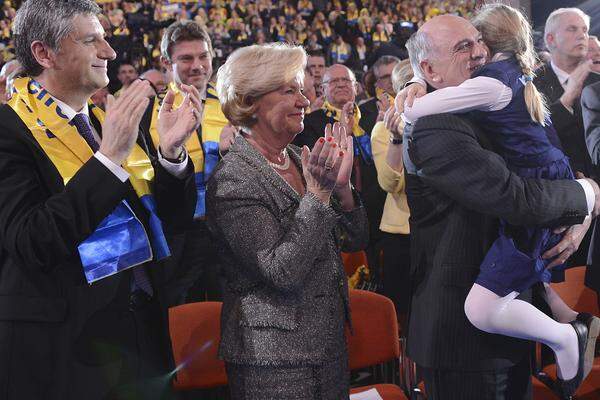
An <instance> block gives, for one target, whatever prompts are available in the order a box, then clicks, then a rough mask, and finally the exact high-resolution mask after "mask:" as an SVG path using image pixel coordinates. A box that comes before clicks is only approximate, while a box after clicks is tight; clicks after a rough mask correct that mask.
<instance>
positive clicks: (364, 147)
mask: <svg viewBox="0 0 600 400" xmlns="http://www.w3.org/2000/svg"><path fill="white" fill-rule="evenodd" d="M322 88H323V95H324V96H325V102H324V104H323V106H322V107H321V109H319V110H313V111H312V112H311V113H310V114H308V115H307V116H306V117H305V118H304V131H302V132H301V133H300V134H299V135H298V136H296V139H295V140H294V144H296V145H299V146H303V145H306V146H308V147H309V148H311V149H312V147H313V145H314V144H315V142H316V141H317V139H318V138H319V137H321V136H323V132H324V131H325V125H327V124H333V123H334V122H340V123H342V124H343V125H344V126H345V127H346V133H347V134H348V135H349V136H352V137H353V138H354V152H355V153H354V168H353V170H352V184H353V185H354V187H355V188H356V190H358V192H359V193H360V195H361V198H362V200H363V203H364V206H365V208H366V210H367V216H368V218H369V234H370V236H369V237H370V239H369V246H368V248H367V250H366V251H367V257H368V258H369V265H370V266H372V267H375V268H376V266H377V257H375V254H376V253H377V252H376V244H377V241H378V240H379V236H380V232H379V223H380V220H381V214H382V212H383V204H384V202H385V192H384V191H383V190H382V189H381V188H380V187H379V184H378V183H377V171H376V170H375V166H374V164H373V155H372V152H371V137H370V134H371V130H370V129H367V128H366V127H365V126H364V121H363V120H362V118H361V111H360V109H359V108H358V106H357V105H356V103H355V100H356V89H357V83H356V77H355V76H354V73H353V72H352V71H351V70H350V69H349V68H348V67H346V66H344V65H341V64H334V65H332V66H330V67H329V68H327V69H326V71H325V74H324V75H323V81H322ZM371 128H372V126H371Z"/></svg>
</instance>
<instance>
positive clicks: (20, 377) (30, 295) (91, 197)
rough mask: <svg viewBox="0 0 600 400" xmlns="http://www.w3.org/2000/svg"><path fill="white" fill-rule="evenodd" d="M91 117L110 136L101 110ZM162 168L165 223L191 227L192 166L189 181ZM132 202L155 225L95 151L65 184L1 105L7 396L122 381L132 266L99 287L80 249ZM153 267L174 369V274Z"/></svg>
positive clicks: (157, 189) (0, 244)
mask: <svg viewBox="0 0 600 400" xmlns="http://www.w3.org/2000/svg"><path fill="white" fill-rule="evenodd" d="M92 123H93V124H94V125H95V128H96V130H97V131H98V132H100V133H101V127H100V125H99V123H98V121H97V120H95V118H93V116H92ZM57 140H58V139H57ZM154 171H155V180H154V185H153V192H154V196H155V200H156V204H157V212H158V215H159V216H160V217H161V220H162V222H163V227H164V229H165V231H166V232H169V231H177V230H182V229H184V228H185V227H186V226H187V225H188V224H189V223H190V222H191V220H192V216H193V212H194V205H195V200H196V195H195V193H196V192H195V188H194V182H193V173H192V171H193V165H191V163H190V165H188V168H187V170H186V173H185V176H184V177H183V178H182V179H178V178H175V177H174V176H172V175H171V174H169V173H168V172H167V171H166V170H164V169H163V168H162V167H161V166H160V164H159V163H154ZM123 199H126V200H127V202H128V204H129V205H130V206H131V207H132V209H133V211H134V213H135V215H136V216H137V218H138V219H139V220H140V221H141V222H142V223H143V224H144V225H145V227H146V231H147V232H149V229H148V227H147V220H148V214H147V212H146V210H145V208H144V207H143V205H142V204H141V202H140V201H139V199H138V198H137V195H136V194H135V192H134V190H133V187H132V186H131V184H130V183H129V182H128V181H127V182H125V183H123V182H121V181H120V180H119V179H118V178H117V177H116V176H115V175H114V174H113V173H112V172H111V171H110V170H109V169H108V168H106V167H105V166H104V165H102V164H101V163H100V162H99V161H98V160H97V159H96V158H95V157H92V158H90V160H89V161H87V162H86V163H85V164H84V165H83V166H82V167H81V168H80V169H79V171H78V172H77V173H76V174H75V176H74V177H73V178H72V179H71V180H70V181H69V182H68V183H67V184H66V185H65V183H64V182H63V178H62V177H61V176H60V174H59V172H58V170H57V169H56V167H55V166H54V164H53V163H52V162H51V161H50V159H49V158H48V157H47V156H46V154H45V153H44V152H43V150H42V148H41V147H40V145H39V144H38V142H37V141H36V140H35V139H34V137H33V135H32V134H31V132H30V131H29V130H28V128H27V127H26V126H25V124H24V123H23V122H22V121H21V120H20V119H19V118H18V116H17V115H16V114H15V112H14V111H13V110H12V109H11V108H10V107H8V106H2V107H0V398H1V399H19V400H23V399H51V400H53V399H56V400H63V399H71V398H73V393H74V392H75V389H74V388H75V387H77V388H78V393H81V390H84V391H86V393H88V394H87V395H86V397H85V398H86V399H96V398H104V397H102V396H103V390H105V389H106V387H105V383H104V382H109V381H111V379H112V380H114V379H115V377H114V376H113V375H114V374H116V376H117V378H118V375H119V368H120V364H119V365H114V364H113V363H114V362H115V360H116V358H115V354H118V353H119V352H120V351H122V349H120V348H112V347H111V345H110V343H111V342H112V341H113V340H114V342H115V343H121V342H123V341H124V340H129V339H130V338H131V336H132V335H133V337H134V338H135V335H136V332H135V326H134V327H133V328H134V329H133V331H130V330H123V329H122V325H121V318H119V317H118V316H119V315H125V314H126V313H127V312H128V308H129V301H130V290H131V279H132V273H131V270H126V271H122V272H120V273H118V274H115V275H112V276H110V277H107V278H104V279H102V280H100V281H98V282H95V283H93V284H92V285H90V284H88V283H87V282H86V280H85V277H84V273H83V268H82V265H81V261H80V258H79V254H78V252H77V246H78V244H79V243H81V242H82V241H83V240H85V239H86V238H87V237H88V236H89V235H90V234H91V233H92V232H93V231H94V230H95V228H96V227H97V226H98V224H99V223H100V222H101V221H102V220H103V219H104V218H105V217H106V216H107V215H108V214H109V213H111V212H112V211H113V209H114V208H115V206H116V205H117V204H118V203H119V202H120V201H121V200H123ZM144 265H145V269H146V271H147V273H148V275H149V277H150V280H151V282H152V286H153V288H154V296H155V298H156V299H157V300H158V303H159V305H160V307H161V311H162V313H161V314H159V315H155V318H156V324H157V325H158V326H160V327H162V332H160V334H161V335H162V338H163V346H162V349H161V351H162V353H163V355H164V356H165V357H166V359H165V365H164V367H165V369H167V368H170V367H172V364H171V362H170V360H169V359H170V342H169V339H168V332H167V330H166V328H167V315H166V311H167V310H166V307H164V298H163V290H162V289H163V283H164V276H165V271H164V268H163V263H162V262H154V261H151V262H148V263H146V264H144ZM118 310H120V311H118ZM98 346H100V347H98ZM114 351H116V352H117V353H114ZM105 367H106V368H105ZM84 376H86V377H89V378H90V379H91V380H90V382H87V381H86V380H85V379H84V378H83V377H84ZM106 386H108V384H106ZM86 387H87V389H86ZM80 398H81V397H80Z"/></svg>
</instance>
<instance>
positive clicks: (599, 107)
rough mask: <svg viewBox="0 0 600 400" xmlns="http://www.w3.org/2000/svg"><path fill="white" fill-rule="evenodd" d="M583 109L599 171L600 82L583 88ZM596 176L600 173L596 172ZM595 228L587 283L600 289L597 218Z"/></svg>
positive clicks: (588, 143) (593, 164)
mask: <svg viewBox="0 0 600 400" xmlns="http://www.w3.org/2000/svg"><path fill="white" fill-rule="evenodd" d="M581 111H582V115H583V126H584V128H585V143H586V145H587V149H588V152H589V153H590V157H591V159H592V166H593V168H594V169H595V170H596V171H598V170H599V169H600V82H598V83H594V84H592V85H589V86H586V87H585V88H584V89H583V92H582V93H581ZM594 176H595V177H598V176H600V175H599V174H598V173H595V174H594ZM593 229H594V230H593V232H594V233H593V234H592V239H591V241H590V242H591V243H590V251H589V253H588V259H587V264H588V265H589V267H588V268H587V270H586V274H585V283H586V285H587V286H588V287H590V288H592V289H594V290H596V291H600V243H599V242H600V227H599V226H598V221H597V219H596V220H595V221H594V222H593Z"/></svg>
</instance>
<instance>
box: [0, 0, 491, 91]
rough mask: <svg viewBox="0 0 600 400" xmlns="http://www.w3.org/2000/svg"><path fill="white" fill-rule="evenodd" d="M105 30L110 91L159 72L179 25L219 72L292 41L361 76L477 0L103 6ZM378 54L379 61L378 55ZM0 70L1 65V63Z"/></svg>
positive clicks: (7, 45) (6, 47) (11, 11)
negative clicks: (242, 56)
mask: <svg viewBox="0 0 600 400" xmlns="http://www.w3.org/2000/svg"><path fill="white" fill-rule="evenodd" d="M20 3H21V1H20V0H6V1H5V2H4V5H3V7H2V10H1V11H0V35H1V36H0V43H2V45H3V51H2V54H3V59H4V61H9V60H10V59H11V58H13V57H14V46H13V43H12V40H11V38H12V36H11V34H10V29H11V26H12V21H13V19H14V16H15V9H16V7H17V6H18V4H20ZM98 3H99V4H100V5H101V7H102V15H103V17H101V23H102V25H103V27H104V30H105V31H106V34H107V36H108V42H109V43H110V44H111V46H112V47H113V48H114V49H115V51H116V52H117V58H116V60H115V61H113V62H111V63H110V74H109V77H110V79H111V85H110V89H111V91H113V92H114V91H115V90H117V89H118V88H119V86H120V85H119V82H118V80H117V72H118V71H117V70H118V66H119V65H120V64H121V63H125V62H126V63H128V64H131V65H132V66H133V67H134V68H135V69H136V71H138V73H142V72H144V71H146V70H149V69H158V70H160V69H162V68H163V67H162V65H161V63H160V38H161V37H162V34H163V32H164V29H165V28H166V27H167V26H169V25H170V24H171V23H173V22H175V21H179V20H193V21H196V22H198V23H199V24H201V25H203V26H205V27H206V29H207V32H208V33H209V35H210V37H211V40H212V42H213V44H214V48H215V57H214V62H215V66H219V65H221V64H222V63H223V62H224V61H225V59H226V58H227V56H228V55H229V54H230V53H231V51H233V50H234V49H236V48H239V47H242V46H246V45H249V44H253V43H259V44H260V43H269V42H276V41H281V42H287V43H295V44H299V45H302V46H304V47H305V48H306V49H307V50H309V51H316V52H321V53H322V54H323V55H324V56H325V58H326V61H327V63H328V64H333V63H341V64H346V65H348V66H350V68H351V69H353V70H354V72H355V73H358V74H359V75H358V77H359V80H360V79H361V78H362V73H363V72H365V71H366V70H367V69H368V67H370V66H371V65H372V64H373V62H374V61H375V59H376V58H377V48H378V47H380V46H381V45H385V46H384V47H388V46H392V48H393V51H394V52H396V53H397V55H400V56H402V55H403V56H404V57H406V52H405V50H404V42H405V41H406V39H408V37H409V36H410V34H411V33H412V32H413V31H414V30H415V29H416V28H418V26H420V25H421V24H422V23H424V22H425V21H427V20H429V19H430V18H432V17H434V16H436V15H440V14H445V13H453V14H456V15H460V16H464V17H466V18H469V17H470V16H471V15H472V13H473V10H474V9H475V7H476V5H477V4H479V3H481V2H480V1H478V0H468V1H465V0H460V1H459V0H446V1H442V0H412V1H401V2H398V1H375V0H371V1H367V0H356V1H354V2H353V1H333V2H332V1H323V0H316V1H313V0H306V1H296V0H281V1H272V0H262V1H249V0H239V1H235V2H226V1H224V0H216V1H211V0H206V1H205V0H201V1H191V0H190V1H185V0H184V1H181V0H179V1H170V2H166V1H163V0H140V1H127V0H103V1H98ZM374 53H375V54H374ZM0 63H2V61H1V60H0Z"/></svg>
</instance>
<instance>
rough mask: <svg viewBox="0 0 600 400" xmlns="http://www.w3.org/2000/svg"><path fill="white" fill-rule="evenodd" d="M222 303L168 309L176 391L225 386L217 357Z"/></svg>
mask: <svg viewBox="0 0 600 400" xmlns="http://www.w3.org/2000/svg"><path fill="white" fill-rule="evenodd" d="M220 316H221V303H220V302H212V301H207V302H200V303H190V304H184V305H181V306H177V307H173V308H171V309H169V331H170V334H171V342H172V346H173V357H174V358H175V365H177V368H176V371H177V375H176V376H175V379H174V381H173V387H174V388H175V389H176V390H189V389H207V388H212V387H217V386H223V385H226V384H227V375H226V373H225V363H224V362H223V361H221V360H219V359H218V358H217V350H218V348H219V341H220V338H221V319H220Z"/></svg>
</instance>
